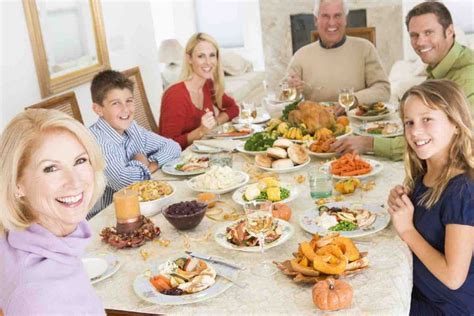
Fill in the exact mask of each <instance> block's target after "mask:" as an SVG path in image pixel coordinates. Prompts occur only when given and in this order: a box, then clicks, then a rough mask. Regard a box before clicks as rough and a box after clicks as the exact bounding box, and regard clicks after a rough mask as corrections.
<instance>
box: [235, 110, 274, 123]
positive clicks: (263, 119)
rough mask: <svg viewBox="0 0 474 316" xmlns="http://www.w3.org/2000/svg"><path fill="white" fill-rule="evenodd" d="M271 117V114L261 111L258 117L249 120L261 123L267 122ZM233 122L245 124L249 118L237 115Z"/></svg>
mask: <svg viewBox="0 0 474 316" xmlns="http://www.w3.org/2000/svg"><path fill="white" fill-rule="evenodd" d="M269 119H270V114H268V113H266V112H265V113H261V114H259V115H257V117H256V118H253V117H252V118H251V119H250V120H249V123H250V124H261V123H265V122H266V121H268V120H269ZM232 123H236V124H245V123H247V120H244V119H241V118H240V117H239V116H237V117H234V119H233V120H232Z"/></svg>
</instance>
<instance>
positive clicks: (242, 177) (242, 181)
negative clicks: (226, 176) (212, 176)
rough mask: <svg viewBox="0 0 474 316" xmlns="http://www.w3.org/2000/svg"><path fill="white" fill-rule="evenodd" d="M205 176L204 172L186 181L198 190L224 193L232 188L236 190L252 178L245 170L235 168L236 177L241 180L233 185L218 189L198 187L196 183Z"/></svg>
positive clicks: (194, 189)
mask: <svg viewBox="0 0 474 316" xmlns="http://www.w3.org/2000/svg"><path fill="white" fill-rule="evenodd" d="M204 176H205V175H204V174H203V175H199V176H197V177H194V178H192V179H189V180H188V181H186V184H187V185H188V188H190V189H191V190H193V191H196V192H211V193H214V194H224V193H227V192H230V191H232V190H235V189H237V188H239V187H241V186H243V185H245V184H246V183H247V182H249V179H250V177H249V175H248V174H246V173H245V172H242V171H236V170H234V177H235V178H236V179H238V180H239V182H238V183H236V184H234V185H233V186H231V187H228V188H224V189H218V190H211V189H209V190H207V189H201V188H197V187H196V183H197V182H199V181H200V180H201V179H202V177H204Z"/></svg>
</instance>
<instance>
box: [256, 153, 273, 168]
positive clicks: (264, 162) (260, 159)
mask: <svg viewBox="0 0 474 316" xmlns="http://www.w3.org/2000/svg"><path fill="white" fill-rule="evenodd" d="M272 161H273V160H272V158H270V157H268V156H267V155H263V154H258V155H256V156H255V163H256V164H257V166H260V167H264V168H271V167H272Z"/></svg>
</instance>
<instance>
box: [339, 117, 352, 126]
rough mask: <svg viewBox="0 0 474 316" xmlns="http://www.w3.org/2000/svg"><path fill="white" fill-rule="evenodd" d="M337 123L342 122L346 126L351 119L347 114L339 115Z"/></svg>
mask: <svg viewBox="0 0 474 316" xmlns="http://www.w3.org/2000/svg"><path fill="white" fill-rule="evenodd" d="M336 123H337V124H342V125H344V126H347V125H349V124H350V121H349V119H348V118H347V116H339V117H338V118H337V120H336Z"/></svg>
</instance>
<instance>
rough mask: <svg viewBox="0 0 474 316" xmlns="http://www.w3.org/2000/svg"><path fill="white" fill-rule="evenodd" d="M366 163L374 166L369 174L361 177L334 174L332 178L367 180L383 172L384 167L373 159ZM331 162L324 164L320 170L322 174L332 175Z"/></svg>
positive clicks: (367, 160)
mask: <svg viewBox="0 0 474 316" xmlns="http://www.w3.org/2000/svg"><path fill="white" fill-rule="evenodd" d="M364 161H366V162H368V163H369V164H370V165H371V166H372V170H371V171H370V172H369V173H366V174H362V175H359V176H336V175H334V174H333V175H332V177H333V178H334V179H338V180H340V179H347V178H351V177H352V178H358V179H365V178H368V177H372V176H375V175H376V174H377V173H379V172H380V171H382V170H383V165H382V164H381V163H380V162H379V161H376V160H372V159H364ZM331 162H332V161H328V162H326V163H325V164H323V165H322V166H321V167H320V168H319V170H320V171H322V172H327V173H331V172H330V169H331Z"/></svg>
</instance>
